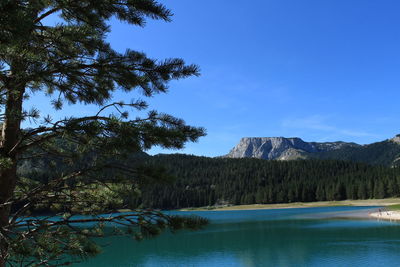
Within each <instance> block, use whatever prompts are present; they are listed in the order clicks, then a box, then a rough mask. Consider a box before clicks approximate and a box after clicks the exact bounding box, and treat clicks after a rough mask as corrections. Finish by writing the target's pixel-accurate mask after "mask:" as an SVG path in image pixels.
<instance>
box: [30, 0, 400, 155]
mask: <svg viewBox="0 0 400 267" xmlns="http://www.w3.org/2000/svg"><path fill="white" fill-rule="evenodd" d="M162 2H163V3H165V4H166V5H167V7H169V8H170V9H172V11H173V13H174V14H175V15H174V17H173V21H172V22H171V23H165V22H161V21H155V22H154V21H153V22H152V21H149V23H148V25H147V26H146V27H145V28H135V27H132V26H130V25H127V24H120V23H118V22H116V21H113V22H112V33H111V34H110V35H109V37H108V38H109V40H110V42H111V43H112V45H113V47H114V48H116V49H117V50H120V51H124V50H125V49H126V48H132V49H136V50H140V51H144V52H146V53H147V55H148V56H150V57H154V58H160V59H161V58H167V57H181V58H183V59H185V60H186V61H187V62H188V63H196V64H198V65H199V66H200V67H201V76H200V77H195V78H189V79H186V80H181V81H177V82H173V83H171V85H170V91H169V92H168V94H164V95H156V96H155V97H154V98H152V99H149V103H150V104H151V108H153V109H156V110H159V111H163V112H166V113H170V114H172V115H175V116H177V117H180V118H183V119H185V121H186V122H187V123H188V124H191V125H195V126H203V127H205V128H206V129H207V132H208V135H207V136H206V137H203V138H201V139H200V140H199V142H198V143H195V144H187V146H186V148H185V149H184V150H181V151H172V152H179V153H188V154H195V155H205V156H217V155H223V154H226V153H227V152H228V151H229V150H230V149H231V148H232V147H233V146H234V145H236V143H237V142H238V141H239V140H240V138H241V137H249V136H253V137H270V136H284V137H294V136H296V137H300V138H302V139H303V140H305V141H338V140H342V141H353V142H357V143H361V144H365V143H371V142H376V141H380V140H384V139H387V138H391V137H392V136H394V135H396V134H398V133H400V116H399V115H400V101H399V100H400V16H399V10H400V1H398V0H351V1H349V0H324V1H321V0H302V1H299V0H251V1H248V0H218V1H217V0H201V1H195V0H190V1H184V0H180V1H173V0H168V1H162ZM121 98H126V95H122V94H116V96H115V99H116V100H119V99H121ZM37 106H38V107H40V105H37ZM68 109H69V108H67V109H66V111H64V112H68ZM86 109H87V110H89V109H90V107H86ZM70 110H74V109H73V107H70ZM87 110H86V111H87ZM75 111H76V109H75ZM86 111H85V110H83V108H82V112H86ZM160 152H162V153H170V152H171V151H163V150H161V149H158V148H155V149H152V150H151V151H150V153H152V154H154V153H160Z"/></svg>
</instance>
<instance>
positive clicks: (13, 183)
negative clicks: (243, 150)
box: [0, 0, 204, 267]
mask: <svg viewBox="0 0 400 267" xmlns="http://www.w3.org/2000/svg"><path fill="white" fill-rule="evenodd" d="M0 14H1V16H0V107H1V111H2V114H1V119H0V120H1V125H2V131H1V138H0V267H3V266H5V264H6V261H8V262H11V261H18V260H20V261H25V260H26V261H31V262H32V263H35V264H36V265H37V266H40V265H51V264H52V261H56V260H57V259H58V258H59V257H60V256H61V255H63V254H74V255H78V256H79V257H81V258H84V257H86V256H88V255H92V254H95V253H96V252H97V247H96V246H95V245H94V244H93V242H92V241H91V239H90V237H91V236H100V235H101V229H100V228H91V229H90V228H89V229H81V228H79V229H76V228H74V227H70V226H71V224H73V223H77V222H79V223H96V222H97V223H100V224H104V223H106V222H110V221H113V222H116V223H119V224H121V225H124V226H136V227H135V228H130V230H132V231H133V232H132V235H134V236H135V237H136V238H139V239H140V238H142V237H143V236H146V235H155V234H157V233H158V232H159V230H160V229H162V228H165V227H168V226H170V227H172V228H173V229H177V228H180V227H192V228H196V227H198V226H199V225H201V224H203V223H204V221H202V220H200V221H199V220H197V221H196V220H193V219H190V218H186V219H185V218H176V217H169V216H165V215H163V214H161V213H158V212H155V211H137V212H136V213H132V214H131V215H130V216H127V215H116V216H109V217H95V216H92V217H90V219H85V220H78V219H76V218H75V217H74V214H73V211H74V210H75V211H76V212H77V213H79V212H82V213H83V212H86V213H88V214H92V215H93V214H99V213H102V212H108V211H109V210H106V209H105V207H104V205H103V204H104V203H102V201H103V200H104V198H106V199H107V203H108V204H107V205H108V207H109V208H112V207H116V206H118V205H114V204H115V203H114V202H115V201H119V200H115V199H114V198H116V197H117V198H118V196H120V195H121V194H122V191H126V190H130V191H135V190H136V191H137V190H138V188H139V187H140V185H141V184H143V183H152V182H154V179H157V177H160V173H161V172H160V171H158V170H156V169H154V168H145V167H140V166H135V165H132V164H131V165H129V164H125V165H124V164H120V163H118V164H117V162H123V161H118V159H123V158H125V159H126V157H127V155H132V154H134V153H137V152H141V151H144V150H147V149H149V148H151V147H152V146H154V145H159V146H162V147H166V148H181V147H183V145H184V144H185V143H186V142H188V141H196V140H197V139H198V138H199V137H201V136H203V135H204V130H203V129H202V128H196V127H191V126H188V125H186V124H185V122H184V121H183V120H181V119H177V118H174V117H172V116H169V115H167V114H162V113H158V112H156V111H149V112H148V115H147V116H145V117H141V118H135V117H134V116H130V115H129V113H128V111H129V110H133V111H135V110H144V109H146V108H147V104H146V102H144V101H142V100H138V99H136V100H132V101H130V102H122V101H118V100H117V101H114V100H113V93H114V92H115V91H116V90H122V91H125V92H131V91H133V90H139V91H141V92H142V93H143V94H144V95H145V96H146V97H150V96H153V95H155V94H157V93H164V92H166V91H167V88H168V83H169V81H171V80H176V79H181V78H185V77H189V76H193V75H198V74H199V69H198V67H197V66H196V65H187V64H185V63H184V61H183V60H182V59H176V58H174V59H166V60H156V59H152V58H149V57H147V56H146V55H145V54H144V53H142V52H137V51H133V50H127V51H126V52H125V53H119V52H117V51H115V50H114V49H113V48H112V46H111V45H110V44H109V43H107V41H106V36H107V33H108V32H109V30H110V27H109V25H108V22H109V20H110V18H112V17H115V18H117V19H119V20H120V21H123V22H126V23H129V24H131V25H136V26H144V25H145V22H146V19H148V18H150V19H157V20H163V21H170V20H171V15H172V14H171V11H170V10H168V9H167V8H166V7H165V6H164V5H162V4H159V3H157V2H156V1H154V0H119V1H114V0H79V1H78V0H40V1H31V0H2V1H1V2H0ZM49 16H57V18H58V19H57V20H58V23H57V24H54V25H52V24H48V23H47V24H46V21H47V20H46V18H48V17H49ZM35 92H42V93H43V94H45V95H47V96H49V101H51V103H52V105H53V107H54V109H55V110H60V109H62V108H63V104H65V103H67V104H72V105H73V104H77V103H81V104H91V105H96V106H98V112H97V113H94V114H92V115H90V116H85V117H79V116H78V114H76V115H74V116H71V117H66V118H62V119H59V120H55V119H53V118H51V117H50V116H42V115H41V114H40V110H38V109H35V108H33V109H31V110H24V109H23V106H24V102H25V100H26V99H27V98H28V97H29V96H30V95H32V94H34V93H35ZM28 119H29V120H33V121H35V124H33V125H34V126H32V127H33V128H29V129H22V128H21V122H22V121H23V120H28ZM27 158H29V159H30V160H36V162H37V163H38V164H39V165H40V166H42V167H43V166H45V167H46V168H49V169H51V171H52V172H51V176H50V177H48V179H43V180H40V179H39V178H40V172H39V174H37V175H36V176H37V177H39V178H38V180H35V179H32V177H33V176H34V175H33V174H32V176H31V175H28V176H24V177H20V176H19V175H18V173H17V167H18V166H20V165H23V164H24V161H25V160H26V159H27ZM44 158H46V159H47V160H43V159H44ZM61 163H63V164H66V166H67V167H65V168H58V167H59V166H62V164H61ZM32 171H33V170H32ZM35 171H36V172H37V170H36V169H35ZM115 181H118V186H117V185H115V184H114V182H115ZM99 192H103V193H104V194H103V197H104V198H99V197H98V194H99ZM113 203H114V204H113ZM40 207H51V208H53V209H55V210H57V209H58V210H60V209H63V208H66V207H68V209H69V212H70V213H69V214H64V216H63V217H60V218H59V219H58V220H56V221H54V220H51V219H48V220H46V219H43V218H36V217H33V215H32V214H30V215H31V216H32V217H30V219H29V220H28V219H25V220H20V218H21V217H24V216H26V215H29V211H31V210H34V209H38V208H40ZM71 211H72V213H71ZM154 223H156V224H154ZM44 240H45V242H44ZM64 263H66V262H64Z"/></svg>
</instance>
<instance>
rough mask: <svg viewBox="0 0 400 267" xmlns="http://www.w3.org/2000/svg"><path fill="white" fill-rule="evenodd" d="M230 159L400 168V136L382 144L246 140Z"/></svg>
mask: <svg viewBox="0 0 400 267" xmlns="http://www.w3.org/2000/svg"><path fill="white" fill-rule="evenodd" d="M223 157H227V158H259V159H267V160H295V159H309V158H319V159H340V160H350V161H356V162H365V163H369V164H380V165H387V166H394V165H400V135H396V136H395V137H393V138H391V139H387V140H385V141H382V142H376V143H372V144H368V145H359V144H356V143H350V142H342V141H337V142H305V141H303V140H302V139H301V138H298V137H290V138H286V137H244V138H242V139H241V140H240V141H239V143H238V144H237V145H236V146H235V147H234V148H232V149H231V151H230V152H229V153H228V154H227V155H225V156H223Z"/></svg>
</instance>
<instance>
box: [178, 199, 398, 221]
mask: <svg viewBox="0 0 400 267" xmlns="http://www.w3.org/2000/svg"><path fill="white" fill-rule="evenodd" d="M399 203H400V198H385V199H365V200H341V201H319V202H294V203H281V204H251V205H232V206H211V207H198V208H183V209H178V210H177V211H229V210H259V209H292V208H315V207H333V206H376V207H386V206H391V205H396V204H399ZM392 212H394V213H396V214H397V213H398V216H399V218H398V219H397V220H400V212H395V211H392ZM372 214H374V213H371V214H370V216H371V217H373V218H376V217H374V216H372ZM380 218H383V217H382V216H380ZM392 218H394V216H393V217H392ZM392 220H394V219H392Z"/></svg>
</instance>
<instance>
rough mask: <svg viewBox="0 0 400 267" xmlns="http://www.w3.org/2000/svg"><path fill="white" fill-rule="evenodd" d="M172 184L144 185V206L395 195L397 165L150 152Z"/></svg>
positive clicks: (398, 175) (399, 184)
mask: <svg viewBox="0 0 400 267" xmlns="http://www.w3.org/2000/svg"><path fill="white" fill-rule="evenodd" d="M147 163H148V164H150V165H156V166H160V165H163V166H165V167H166V169H167V171H168V172H169V173H170V174H172V175H173V176H175V177H176V181H175V182H174V183H173V184H162V185H156V186H154V185H151V186H147V187H145V188H144V189H143V194H142V197H141V199H140V200H139V202H138V203H141V204H143V206H145V207H154V208H164V209H171V208H182V207H199V206H208V205H215V204H218V203H230V204H253V203H284V202H297V201H305V202H307V201H324V200H343V199H368V198H385V197H395V196H399V192H400V189H399V188H400V169H398V168H388V167H384V166H379V165H378V166H373V165H368V164H364V163H355V162H350V161H339V160H296V161H267V160H260V159H250V158H242V159H228V158H206V157H196V156H188V155H179V154H176V155H158V156H153V157H149V158H148V159H147Z"/></svg>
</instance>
